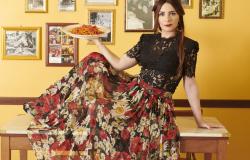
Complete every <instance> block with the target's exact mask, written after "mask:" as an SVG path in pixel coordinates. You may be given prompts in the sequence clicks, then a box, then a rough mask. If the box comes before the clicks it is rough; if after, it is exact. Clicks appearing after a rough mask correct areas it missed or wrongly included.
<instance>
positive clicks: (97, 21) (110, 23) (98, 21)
mask: <svg viewBox="0 0 250 160" xmlns="http://www.w3.org/2000/svg"><path fill="white" fill-rule="evenodd" d="M114 16H115V10H113V9H102V10H100V9H98V10H96V9H89V10H88V23H89V24H92V25H99V26H103V27H106V28H108V29H110V33H108V34H107V35H106V36H105V37H101V38H100V39H101V41H102V42H103V43H104V44H114V28H115V27H114ZM89 44H93V43H91V42H89Z"/></svg>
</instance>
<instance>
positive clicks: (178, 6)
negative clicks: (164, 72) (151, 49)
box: [152, 0, 185, 76]
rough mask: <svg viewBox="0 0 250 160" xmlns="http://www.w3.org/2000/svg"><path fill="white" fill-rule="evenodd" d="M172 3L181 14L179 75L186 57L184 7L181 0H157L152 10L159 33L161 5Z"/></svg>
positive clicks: (178, 34)
mask: <svg viewBox="0 0 250 160" xmlns="http://www.w3.org/2000/svg"><path fill="white" fill-rule="evenodd" d="M165 3H169V4H171V5H172V6H173V7H174V9H175V11H176V12H177V14H178V15H179V23H178V27H177V36H178V38H177V39H178V52H177V54H178V57H179V66H178V68H177V76H180V75H181V73H182V69H183V67H182V66H183V62H184V57H185V52H184V20H183V16H184V15H185V12H184V9H183V7H182V5H181V2H180V0H155V4H154V6H153V9H152V11H153V12H154V32H155V33H158V32H159V31H161V28H160V24H159V12H160V10H161V7H162V6H163V5H164V4H165Z"/></svg>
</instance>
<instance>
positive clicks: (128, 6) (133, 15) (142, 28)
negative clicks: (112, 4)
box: [125, 0, 154, 32]
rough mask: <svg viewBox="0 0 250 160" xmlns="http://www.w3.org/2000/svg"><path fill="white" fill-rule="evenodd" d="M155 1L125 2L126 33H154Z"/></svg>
mask: <svg viewBox="0 0 250 160" xmlns="http://www.w3.org/2000/svg"><path fill="white" fill-rule="evenodd" d="M153 5H154V0H125V32H147V31H149V32H150V31H153V28H154V14H153V12H152V8H153Z"/></svg>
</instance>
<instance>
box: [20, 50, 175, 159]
mask: <svg viewBox="0 0 250 160" xmlns="http://www.w3.org/2000/svg"><path fill="white" fill-rule="evenodd" d="M24 110H25V111H26V112H27V113H29V114H31V115H32V116H34V120H33V121H32V122H31V124H30V126H29V128H28V138H29V139H30V142H31V144H32V147H33V149H34V150H35V154H36V157H37V159H38V160H64V159H65V160H66V159H67V160H90V159H96V160H98V159H99V160H176V159H178V157H179V140H178V139H179V131H178V127H177V126H176V123H175V119H174V115H173V111H174V105H173V101H172V95H171V93H170V92H166V91H163V90H160V89H158V88H154V87H152V86H151V85H149V84H147V83H146V82H144V81H143V80H142V79H140V77H133V76H131V75H128V74H126V73H125V72H117V71H115V70H114V69H113V68H112V67H111V65H110V64H109V63H108V61H107V60H106V59H105V58H104V56H102V55H101V54H99V53H96V52H93V53H91V54H90V55H88V56H86V57H85V58H84V59H82V60H81V61H80V62H79V64H78V65H77V66H75V67H73V68H72V69H71V70H70V71H69V73H68V74H67V75H65V76H64V77H63V78H62V79H61V80H59V81H57V82H56V83H55V84H53V85H51V86H50V87H49V88H48V89H47V90H46V92H45V93H43V94H42V95H41V96H40V97H39V98H37V99H36V100H34V101H31V102H28V103H25V104H24Z"/></svg>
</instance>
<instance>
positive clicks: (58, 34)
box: [45, 23, 79, 67]
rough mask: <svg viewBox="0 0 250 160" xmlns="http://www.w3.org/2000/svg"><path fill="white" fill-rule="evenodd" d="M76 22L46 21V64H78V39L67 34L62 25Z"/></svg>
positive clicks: (68, 65)
mask: <svg viewBox="0 0 250 160" xmlns="http://www.w3.org/2000/svg"><path fill="white" fill-rule="evenodd" d="M72 24H76V23H46V39H45V44H46V47H45V49H46V51H45V56H46V66H54V67H56V66H57V67H70V66H75V65H77V64H78V54H79V53H78V39H77V38H73V37H71V36H69V35H66V34H65V33H64V32H62V31H61V29H62V27H64V26H67V25H72Z"/></svg>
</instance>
